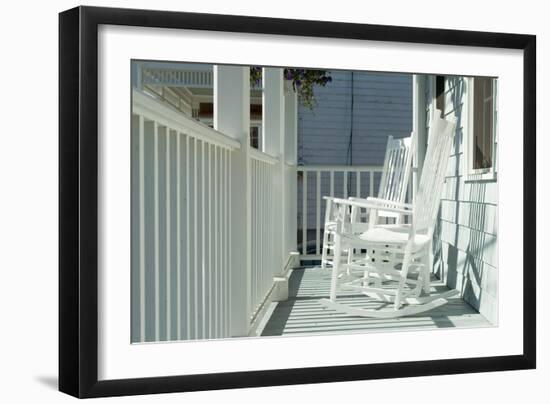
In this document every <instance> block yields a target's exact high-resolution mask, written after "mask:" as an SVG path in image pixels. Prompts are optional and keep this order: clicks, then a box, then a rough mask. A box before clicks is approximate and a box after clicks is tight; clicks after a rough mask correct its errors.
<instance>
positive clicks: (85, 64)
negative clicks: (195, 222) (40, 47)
mask: <svg viewBox="0 0 550 404" xmlns="http://www.w3.org/2000/svg"><path fill="white" fill-rule="evenodd" d="M100 24H113V25H125V26H140V27H158V28H180V29H194V30H209V31H227V32H243V33H260V34H278V35H291V36H297V35H299V36H314V37H325V38H344V39H360V40H371V41H377V40H380V41H390V42H406V43H422V44H439V45H463V46H476V47H490V48H508V49H519V50H522V51H523V67H524V73H523V84H524V88H523V114H524V115H523V119H524V121H523V145H524V155H523V181H524V185H523V204H524V209H523V226H524V227H523V250H524V255H523V257H524V258H523V354H521V355H510V356H495V357H482V358H467V359H446V360H428V361H416V362H400V363H381V364H361V365H349V366H331V367H313V368H294V369H279V370H262V371H250V372H232V373H217V374H193V375H182V376H170V377H150V378H139V379H123V380H106V381H98V376H97V372H98V337H97V335H98V322H97V318H98V278H97V276H98V268H97V267H98V139H97V131H98V122H97V121H98V105H97V102H98V87H97V86H98V66H97V60H98V54H97V52H98V26H99V25H100ZM535 73H536V37H535V36H534V35H519V34H506V33H492V32H473V31H459V30H446V29H426V28H410V27H398V26H382V25H367V24H351V23H339V22H324V21H302V20H289V19H278V18H263V17H262V18H260V17H246V16H228V15H215V14H197V13H185V12H169V11H151V10H134V9H114V8H97V7H77V8H73V9H71V10H67V11H64V12H62V13H60V15H59V390H60V391H62V392H65V393H67V394H70V395H73V396H75V397H80V398H84V397H104V396H120V395H133V394H150V393H167V392H183V391H196V390H213V389H226V388H243V387H260V386H275V385H291V384H301V383H326V382H336V381H351V380H363V379H382V378H397V377H412V376H428V375H442V374H459V373H470V372H490V371H502V370H516V369H534V368H535V366H536V185H535V184H536V160H535V157H536V156H535V150H536V149H535V148H536V136H535V135H536V133H535V126H536V125H535V122H536V108H535V106H536V74H535Z"/></svg>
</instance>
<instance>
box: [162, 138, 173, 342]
mask: <svg viewBox="0 0 550 404" xmlns="http://www.w3.org/2000/svg"><path fill="white" fill-rule="evenodd" d="M164 168H165V170H166V173H165V176H166V184H165V194H166V195H165V198H166V201H165V209H166V215H165V220H166V340H167V341H169V340H170V339H171V338H170V334H171V331H172V329H171V328H172V324H171V320H172V313H171V311H172V296H171V293H170V292H171V290H170V289H171V287H172V285H171V282H172V279H171V277H170V272H171V256H170V254H171V245H170V244H171V234H170V229H171V227H170V225H171V217H170V207H171V206H170V129H169V128H166V149H165V166H164Z"/></svg>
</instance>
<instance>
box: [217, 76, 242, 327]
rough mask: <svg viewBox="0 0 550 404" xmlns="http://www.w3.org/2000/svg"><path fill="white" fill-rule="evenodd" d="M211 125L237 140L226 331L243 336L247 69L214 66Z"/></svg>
mask: <svg viewBox="0 0 550 404" xmlns="http://www.w3.org/2000/svg"><path fill="white" fill-rule="evenodd" d="M214 128H215V129H217V130H219V131H221V132H223V133H225V134H227V135H228V136H231V137H233V138H235V139H236V140H238V141H239V142H240V143H241V148H240V150H238V151H236V152H234V153H231V161H230V164H229V170H230V175H229V181H231V188H230V189H231V195H228V196H229V197H230V198H231V199H230V210H229V212H228V214H229V218H230V229H231V237H230V240H231V245H230V248H229V250H230V259H229V262H227V263H226V265H228V266H229V267H230V270H229V273H230V283H231V285H230V288H229V290H230V293H231V298H230V301H231V307H230V327H231V330H230V333H231V335H232V336H246V335H248V328H249V313H250V305H251V304H250V293H249V291H250V287H251V286H250V275H251V216H250V212H251V200H250V195H251V192H250V159H249V148H250V146H249V145H250V139H249V137H250V70H249V68H248V67H240V66H214Z"/></svg>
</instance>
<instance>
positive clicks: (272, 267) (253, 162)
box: [249, 149, 281, 318]
mask: <svg viewBox="0 0 550 404" xmlns="http://www.w3.org/2000/svg"><path fill="white" fill-rule="evenodd" d="M278 168H279V160H278V159H276V158H273V157H271V156H269V155H268V154H265V153H262V152H260V151H258V150H256V149H250V176H251V181H250V182H251V198H252V200H251V207H252V212H251V216H252V217H251V219H252V220H251V224H252V228H251V238H252V251H251V252H252V265H251V280H250V286H251V287H250V303H251V307H250V310H251V313H249V314H250V318H252V317H253V316H254V314H255V313H256V311H257V310H258V308H259V307H260V306H261V304H262V303H263V301H264V299H265V297H266V296H267V294H268V293H269V292H270V290H271V288H272V286H273V277H274V276H275V275H276V274H277V273H278V272H280V271H281V268H279V267H278V261H279V260H278V259H276V256H275V249H274V244H275V242H274V241H275V234H274V229H275V226H276V223H275V220H277V219H276V217H275V206H274V184H275V181H276V177H277V176H278V175H279V172H278V170H277V169H278Z"/></svg>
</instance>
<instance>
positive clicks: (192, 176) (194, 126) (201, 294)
mask: <svg viewBox="0 0 550 404" xmlns="http://www.w3.org/2000/svg"><path fill="white" fill-rule="evenodd" d="M132 96H133V110H132V113H133V116H132V153H133V155H134V156H135V157H134V158H132V164H133V165H134V166H133V167H132V209H131V211H132V213H131V214H132V223H133V225H132V274H133V276H132V341H135V342H146V341H147V342H149V341H166V340H181V339H197V338H200V339H203V338H219V337H228V336H230V322H229V317H230V314H229V307H230V290H231V289H230V286H231V264H230V262H231V261H230V254H231V253H230V234H231V225H232V224H231V219H230V218H231V215H230V212H231V203H230V198H229V197H230V195H231V164H230V163H231V159H232V155H233V154H234V153H235V152H237V151H238V149H239V148H240V144H239V142H237V141H235V140H234V139H231V138H229V137H227V136H225V135H224V134H222V133H220V132H217V131H215V130H213V129H211V128H209V127H207V126H205V125H203V124H200V123H198V122H197V121H195V120H193V119H190V118H187V117H185V116H184V115H182V114H180V113H178V112H177V111H174V110H172V109H171V108H169V107H167V106H166V105H163V104H161V103H160V102H158V101H156V100H154V99H152V98H151V97H148V96H146V95H144V94H143V93H140V92H139V91H134V92H133V94H132Z"/></svg>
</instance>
